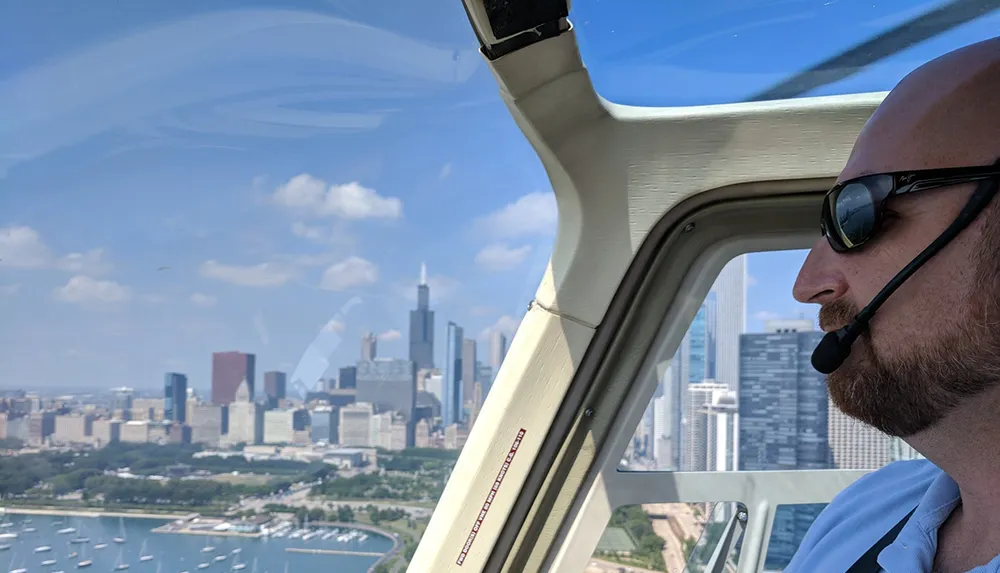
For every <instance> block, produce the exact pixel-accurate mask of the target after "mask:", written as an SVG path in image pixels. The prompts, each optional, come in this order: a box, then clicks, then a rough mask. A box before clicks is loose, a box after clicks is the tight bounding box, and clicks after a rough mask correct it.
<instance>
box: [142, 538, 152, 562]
mask: <svg viewBox="0 0 1000 573" xmlns="http://www.w3.org/2000/svg"><path fill="white" fill-rule="evenodd" d="M152 559H153V556H152V555H146V540H145V539H143V540H142V548H141V549H139V561H152Z"/></svg>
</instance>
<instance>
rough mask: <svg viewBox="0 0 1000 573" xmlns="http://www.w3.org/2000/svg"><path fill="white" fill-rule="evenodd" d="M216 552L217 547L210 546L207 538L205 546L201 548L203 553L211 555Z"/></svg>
mask: <svg viewBox="0 0 1000 573" xmlns="http://www.w3.org/2000/svg"><path fill="white" fill-rule="evenodd" d="M213 551H215V547H214V546H212V545H209V544H208V538H207V537H206V538H205V546H204V547H202V548H201V552H202V553H211V552H213Z"/></svg>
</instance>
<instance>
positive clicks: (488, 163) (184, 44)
mask: <svg viewBox="0 0 1000 573" xmlns="http://www.w3.org/2000/svg"><path fill="white" fill-rule="evenodd" d="M0 46H2V49H0V117H2V119H0V315H2V316H3V319H2V320H0V388H2V390H3V393H2V395H0V444H2V446H3V448H4V449H3V452H4V453H6V454H9V455H5V456H0V495H2V496H3V498H4V500H5V505H7V503H6V501H7V500H10V499H16V500H19V501H18V503H20V504H23V505H29V506H31V505H36V506H37V505H53V504H57V505H63V506H65V507H66V508H67V509H73V508H76V509H84V510H89V509H93V508H96V507H104V508H111V507H114V508H117V509H120V510H123V511H126V510H127V511H145V512H149V513H154V514H157V515H159V514H161V513H162V514H165V515H168V516H169V517H170V518H173V517H176V516H180V517H183V516H186V515H190V514H193V513H197V514H200V515H201V516H202V517H203V518H205V519H207V518H208V517H212V518H213V519H216V521H211V520H209V521H199V522H194V521H190V520H189V521H187V522H185V523H184V524H183V525H177V526H176V528H175V529H176V530H177V531H175V532H179V533H180V532H186V533H191V532H195V533H197V532H199V531H204V530H205V528H207V529H208V530H209V531H227V532H230V533H233V535H232V536H231V538H230V540H231V541H232V543H227V545H228V547H227V549H226V550H225V551H227V552H228V551H230V550H233V549H238V548H240V547H242V548H244V549H245V554H244V555H243V556H242V557H240V559H241V560H242V561H241V563H243V566H244V567H245V568H246V569H247V573H250V572H251V571H253V570H254V568H255V567H258V566H257V565H255V564H253V559H254V557H259V559H260V564H259V569H260V571H264V570H270V571H272V572H275V571H282V570H284V571H288V570H297V569H298V568H299V567H300V566H308V567H309V568H310V569H312V568H316V567H317V566H315V565H311V564H310V563H317V561H316V559H320V561H319V562H320V563H322V565H321V567H325V568H327V569H333V570H341V569H343V570H355V569H357V570H366V568H368V567H370V566H372V565H373V564H374V563H375V562H376V561H378V560H379V558H380V557H379V555H380V554H381V553H384V552H386V551H387V550H388V549H389V548H391V547H392V546H393V544H394V541H393V540H394V539H395V541H398V545H399V548H398V551H396V552H394V553H393V554H392V556H391V557H392V559H391V560H390V561H386V562H384V563H383V565H384V566H385V567H388V568H389V569H393V570H400V569H402V568H404V566H405V564H406V559H407V558H408V557H409V555H411V554H412V551H413V548H414V547H415V546H416V543H417V541H418V540H419V537H420V535H421V533H422V531H423V528H424V527H425V526H426V523H427V521H428V518H429V516H430V514H431V512H432V510H433V508H434V506H435V504H436V502H437V500H438V497H439V496H440V493H441V491H442V489H443V488H444V484H445V483H446V481H447V479H448V477H449V475H450V473H451V469H452V467H453V466H454V464H455V460H456V459H457V458H458V454H459V452H460V451H461V448H462V445H463V444H464V441H465V439H466V437H467V436H468V433H469V429H470V428H471V427H472V425H473V424H474V423H475V420H476V419H477V416H478V415H479V413H480V412H481V411H482V409H483V408H484V407H485V406H484V403H487V402H488V400H487V398H488V396H489V395H490V392H491V387H492V385H493V382H494V380H495V379H496V375H497V371H498V369H499V367H500V364H501V363H502V362H503V359H504V356H505V354H506V350H507V347H508V346H509V344H510V341H511V340H512V339H513V335H514V333H515V331H516V330H517V328H518V325H519V321H520V319H521V317H522V316H523V314H524V312H525V310H526V309H527V307H528V302H529V301H530V300H531V299H532V298H533V297H534V293H535V289H536V288H537V286H538V283H539V281H540V279H541V277H542V274H543V271H544V269H545V266H546V264H547V262H548V259H549V255H550V253H551V249H552V242H553V238H554V235H555V231H556V219H557V216H556V202H555V197H554V195H553V193H552V190H551V187H550V185H549V182H548V177H547V175H546V173H545V171H544V169H543V167H542V165H541V163H540V161H539V160H538V157H537V155H536V153H535V152H534V151H533V150H532V148H531V147H530V145H529V144H528V142H527V141H526V140H525V139H524V136H523V135H522V133H521V132H520V130H519V129H518V127H517V126H516V125H515V123H514V121H513V120H512V118H511V116H510V112H509V111H508V109H507V108H506V106H505V105H504V104H503V102H502V101H501V99H500V97H499V94H498V92H497V85H496V82H495V80H494V78H493V76H492V75H491V73H490V72H489V69H488V68H487V67H486V64H485V61H484V59H483V57H482V56H481V54H480V53H479V51H478V44H477V41H476V38H475V35H474V33H473V31H472V29H471V27H470V26H469V21H468V18H467V16H466V14H465V11H464V10H463V8H462V4H461V2H458V1H454V2H436V3H432V4H422V3H419V2H418V3H413V2H404V1H395V0H393V1H390V2H378V3H371V2H363V1H359V0H338V1H336V2H327V1H318V0H316V1H313V0H299V1H293V2H285V1H281V2H278V1H265V0H248V1H232V0H227V1H225V2H216V3H210V4H209V3H205V2H200V1H193V0H179V1H176V2H174V1H172V2H139V3H136V2H116V1H94V2H86V3H65V2H45V1H38V2H5V3H3V4H2V6H0ZM23 468H28V471H22V470H23ZM36 519H41V518H36ZM46 519H47V521H46V524H45V526H44V527H42V526H41V525H38V526H31V525H28V524H26V523H24V522H23V520H21V519H16V520H15V522H16V526H17V531H22V527H23V528H34V529H37V532H35V533H38V532H42V531H44V532H45V533H46V535H48V533H49V530H50V528H49V526H48V521H56V518H52V519H48V518H46ZM158 519H159V521H156V520H154V521H155V523H154V522H150V521H139V522H135V521H133V520H131V519H125V523H124V524H123V525H122V526H121V530H122V532H127V533H128V534H127V535H126V534H125V533H119V529H120V528H119V522H118V519H117V518H115V519H111V520H110V521H108V520H105V519H102V520H95V522H94V524H91V522H90V521H87V522H86V523H85V524H84V525H82V526H81V525H79V524H76V523H70V524H66V525H65V526H64V527H63V528H55V529H51V531H52V532H53V536H50V537H48V538H46V539H44V540H39V541H38V542H37V543H34V545H32V546H31V547H35V546H39V547H45V546H49V547H55V548H56V551H58V552H61V550H62V549H64V548H65V542H66V541H69V533H66V534H65V535H66V537H55V535H56V534H55V533H54V532H55V531H58V530H59V529H64V528H66V527H73V528H75V529H76V530H78V533H79V536H80V538H81V539H82V538H84V537H86V538H89V539H90V540H91V542H92V543H93V544H98V545H99V544H101V543H104V544H105V545H107V544H111V543H112V541H111V539H112V538H113V537H121V538H122V539H127V544H126V546H125V550H124V556H123V557H122V559H125V560H126V562H124V563H115V558H116V557H121V556H119V555H118V550H117V549H115V546H114V545H111V547H110V548H108V549H106V550H105V552H104V553H100V552H98V553H97V554H96V555H95V554H93V553H92V552H91V549H92V548H91V546H86V547H85V549H80V548H79V547H76V548H75V549H76V550H77V551H78V552H80V555H79V556H78V557H77V558H76V559H77V561H83V560H87V559H92V560H94V561H95V562H96V564H97V565H98V566H100V567H106V568H108V569H109V570H110V569H111V568H112V566H115V567H118V566H119V565H121V566H122V568H121V569H119V570H124V566H127V565H128V563H127V559H128V558H129V556H130V555H137V553H136V552H137V551H138V550H139V545H140V543H142V540H143V538H145V537H147V536H148V533H149V531H150V529H151V528H152V527H155V526H157V525H160V524H162V523H161V522H162V521H163V519H162V518H158ZM98 522H99V523H98ZM151 523H152V525H151ZM355 525H356V526H357V527H355ZM3 526H4V527H6V526H7V524H6V523H5V524H3ZM216 526H218V528H217V529H212V528H215V527H216ZM371 526H374V527H376V530H374V531H373V530H371V528H370V527H371ZM171 527H174V526H171ZM6 531H8V530H6V529H3V528H2V527H0V532H6ZM171 531H174V529H171ZM296 532H297V533H296ZM352 532H353V533H352ZM373 532H374V534H373ZM0 534H2V533H0ZM243 535H246V536H250V537H252V536H258V535H266V536H269V537H271V538H272V539H274V540H277V541H278V543H277V544H276V545H272V546H271V549H270V550H269V553H268V554H267V555H265V554H263V553H262V554H260V555H252V554H251V553H253V552H252V551H251V546H250V545H249V544H248V542H246V543H245V542H243V541H240V539H241V536H243ZM148 537H149V539H148V544H147V545H148V547H146V548H145V549H144V551H145V550H148V552H149V554H150V555H153V556H155V558H156V560H157V561H160V560H161V559H162V560H163V562H162V564H161V565H162V568H163V570H165V571H167V570H169V571H184V570H190V571H192V573H194V572H195V571H196V570H199V571H200V570H201V569H202V567H201V566H200V565H201V564H202V563H208V565H206V567H205V568H208V567H209V566H211V567H212V568H213V570H218V568H219V567H221V565H217V564H216V562H215V561H213V559H214V557H219V556H222V555H223V554H222V553H219V552H220V551H222V546H223V543H221V542H218V540H215V539H213V540H212V542H211V543H207V544H205V545H206V546H208V545H211V546H213V547H215V549H216V550H218V551H215V550H213V551H212V552H205V553H202V552H201V550H202V545H203V543H204V540H203V538H201V537H197V538H189V537H181V539H185V540H187V541H188V542H189V543H188V544H187V546H185V549H183V550H176V551H175V550H173V549H171V550H167V549H166V548H167V547H168V546H169V547H179V545H172V544H177V543H179V542H178V540H177V537H176V536H166V537H165V536H148ZM362 537H364V539H362ZM5 539H7V538H2V537H0V545H4V544H6V541H5ZM133 540H134V547H133ZM56 541H58V544H57V543H56ZM164 543H165V544H167V545H163V544H164ZM241 543H242V545H241ZM80 545H81V546H84V545H85V544H84V542H82V541H81V542H80ZM307 546H308V547H309V548H310V549H318V550H321V553H322V552H323V551H341V552H344V551H346V552H348V553H353V555H346V556H341V555H321V556H320V557H317V556H315V555H311V554H308V553H302V552H296V551H292V552H285V551H283V549H284V548H286V547H287V548H290V549H295V548H296V547H297V548H299V549H302V548H304V547H307ZM253 547H258V546H253ZM9 548H10V546H9V545H7V546H6V547H2V548H0V550H2V549H9ZM30 551H31V550H30V549H29V553H30ZM18 553H19V555H18V560H17V561H16V563H15V564H12V565H11V569H19V568H21V567H22V563H21V559H22V558H25V557H26V558H27V559H28V561H29V563H28V565H25V566H26V567H32V568H36V567H37V566H38V563H37V562H41V561H43V560H45V557H46V556H45V555H42V554H41V553H39V555H38V556H37V557H38V558H37V559H35V558H34V557H32V556H31V555H28V556H24V555H20V553H21V552H18ZM209 553H211V554H210V555H209ZM234 554H235V553H232V554H230V553H224V555H230V557H227V558H226V559H228V561H227V564H226V565H225V568H227V569H228V568H230V566H231V565H233V562H232V560H233V558H232V557H231V555H234ZM206 555H208V556H207V557H206ZM161 556H162V557H161ZM60 559H62V557H61V556H60ZM185 559H186V562H184V563H182V562H181V561H183V560H185ZM309 559H312V560H313V561H309ZM338 559H340V561H338ZM345 560H346V562H345ZM60 563H63V561H60ZM74 563H75V562H74ZM338 563H340V564H341V565H338ZM344 563H346V564H344ZM61 566H62V565H60V567H61ZM66 566H67V567H70V566H71V565H66ZM134 567H135V564H133V568H134ZM233 569H234V570H240V569H242V567H240V568H236V567H235V565H233ZM150 570H152V569H150Z"/></svg>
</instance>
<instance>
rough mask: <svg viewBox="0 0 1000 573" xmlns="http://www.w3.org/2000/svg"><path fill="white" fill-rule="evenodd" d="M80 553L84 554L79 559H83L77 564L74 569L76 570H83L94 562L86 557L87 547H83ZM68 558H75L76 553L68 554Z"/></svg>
mask: <svg viewBox="0 0 1000 573" xmlns="http://www.w3.org/2000/svg"><path fill="white" fill-rule="evenodd" d="M82 551H83V553H84V554H83V555H81V557H83V559H81V560H80V561H79V562H77V564H76V568H77V569H83V568H84V567H90V566H91V565H93V564H94V561H93V560H92V559H87V555H86V553H87V546H86V545H84V546H83V549H82ZM69 557H70V559H72V558H73V557H76V552H73V553H70V555H69Z"/></svg>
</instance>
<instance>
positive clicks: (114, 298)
mask: <svg viewBox="0 0 1000 573" xmlns="http://www.w3.org/2000/svg"><path fill="white" fill-rule="evenodd" d="M54 294H55V297H56V299H57V300H61V301H63V302H73V303H92V302H98V303H114V302H125V301H127V300H129V299H130V298H131V297H132V293H131V290H130V289H129V288H128V287H126V286H122V285H120V284H118V283H116V282H114V281H102V280H98V279H95V278H92V277H88V276H84V275H76V276H75V277H73V278H71V279H69V282H68V283H66V285H65V286H61V287H58V288H56V289H55V293H54Z"/></svg>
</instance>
